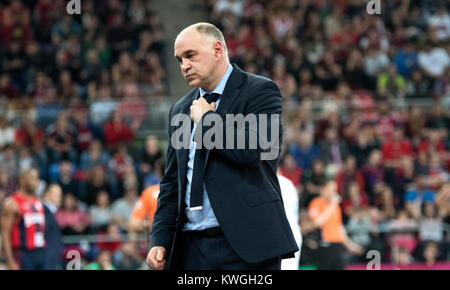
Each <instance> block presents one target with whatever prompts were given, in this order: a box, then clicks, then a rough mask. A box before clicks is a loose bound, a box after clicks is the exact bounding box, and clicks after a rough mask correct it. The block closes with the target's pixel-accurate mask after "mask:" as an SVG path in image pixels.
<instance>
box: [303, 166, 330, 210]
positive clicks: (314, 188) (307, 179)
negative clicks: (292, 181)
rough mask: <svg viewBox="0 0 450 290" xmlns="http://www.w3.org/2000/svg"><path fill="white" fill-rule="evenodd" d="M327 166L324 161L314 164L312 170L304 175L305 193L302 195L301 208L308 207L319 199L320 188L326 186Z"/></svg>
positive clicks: (306, 171)
mask: <svg viewBox="0 0 450 290" xmlns="http://www.w3.org/2000/svg"><path fill="white" fill-rule="evenodd" d="M325 181H326V175H325V165H324V164H323V162H322V160H320V159H316V160H314V161H313V162H312V166H311V169H308V170H305V171H304V172H303V175H302V182H301V183H302V184H303V192H302V194H301V195H300V206H301V207H302V208H305V207H308V205H309V203H310V202H311V200H313V199H314V198H316V197H318V196H319V194H320V188H321V187H322V186H323V185H324V184H325Z"/></svg>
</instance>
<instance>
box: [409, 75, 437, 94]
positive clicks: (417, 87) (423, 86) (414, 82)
mask: <svg viewBox="0 0 450 290" xmlns="http://www.w3.org/2000/svg"><path fill="white" fill-rule="evenodd" d="M432 85H433V84H432V82H431V81H430V80H429V79H427V78H425V76H424V74H423V72H422V71H421V70H420V69H414V70H413V72H412V74H411V78H410V79H408V80H407V81H406V97H407V98H409V99H412V98H417V99H425V98H429V96H430V92H431V90H432Z"/></svg>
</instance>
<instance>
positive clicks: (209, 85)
mask: <svg viewBox="0 0 450 290" xmlns="http://www.w3.org/2000/svg"><path fill="white" fill-rule="evenodd" d="M174 54H175V58H176V59H177V60H178V62H179V63H180V68H181V72H182V75H183V77H184V78H185V79H186V80H187V81H188V83H189V85H190V86H192V87H201V88H203V89H204V90H206V91H211V90H213V89H214V87H215V86H216V85H217V84H218V83H219V81H220V79H221V78H222V77H223V76H224V74H225V72H226V70H227V68H228V65H229V60H228V52H227V48H226V43H225V39H224V37H223V34H222V32H221V31H220V30H219V29H218V28H217V27H215V26H214V25H212V24H209V23H204V22H201V23H196V24H193V25H190V26H188V27H186V28H185V29H183V30H182V31H181V32H180V33H179V34H178V36H177V38H176V39H175V43H174Z"/></svg>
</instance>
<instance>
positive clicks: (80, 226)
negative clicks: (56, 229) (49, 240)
mask: <svg viewBox="0 0 450 290" xmlns="http://www.w3.org/2000/svg"><path fill="white" fill-rule="evenodd" d="M55 217H56V220H57V221H58V224H59V226H60V228H61V232H62V233H63V235H79V234H83V233H86V230H87V228H88V226H89V224H90V220H89V215H88V214H87V213H86V212H85V211H84V210H83V209H82V208H81V207H80V206H78V204H77V200H76V198H75V196H73V195H72V194H66V195H65V196H64V198H63V203H62V207H61V209H59V210H58V211H57V212H56V215H55Z"/></svg>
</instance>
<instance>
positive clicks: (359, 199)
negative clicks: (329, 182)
mask: <svg viewBox="0 0 450 290" xmlns="http://www.w3.org/2000/svg"><path fill="white" fill-rule="evenodd" d="M368 206H369V201H368V199H367V195H366V194H365V193H364V192H361V189H360V188H359V184H358V183H357V182H356V181H352V182H351V183H349V184H348V185H347V187H346V191H345V193H344V195H343V199H342V212H343V214H344V223H345V222H346V221H347V220H348V219H349V218H351V217H352V216H353V215H354V214H355V213H359V212H360V211H365V210H367V209H368Z"/></svg>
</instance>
